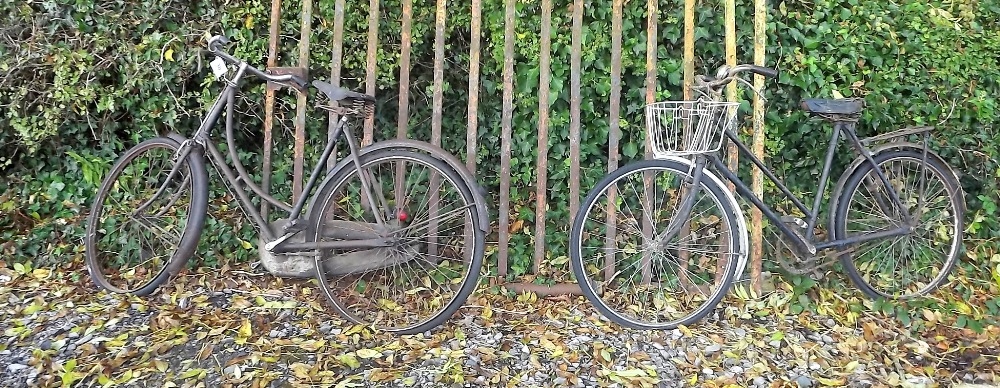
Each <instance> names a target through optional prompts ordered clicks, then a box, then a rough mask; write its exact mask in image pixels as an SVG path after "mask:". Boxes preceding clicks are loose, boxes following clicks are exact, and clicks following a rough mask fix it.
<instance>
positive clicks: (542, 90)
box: [532, 0, 552, 273]
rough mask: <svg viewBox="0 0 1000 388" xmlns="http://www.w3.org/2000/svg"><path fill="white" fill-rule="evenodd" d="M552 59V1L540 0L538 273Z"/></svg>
mask: <svg viewBox="0 0 1000 388" xmlns="http://www.w3.org/2000/svg"><path fill="white" fill-rule="evenodd" d="M551 58H552V0H542V42H541V48H540V52H539V58H538V67H539V71H538V158H537V160H536V166H537V167H538V168H537V171H538V180H537V184H536V185H535V262H534V266H533V267H532V271H533V272H534V273H538V270H539V268H540V267H541V265H542V260H544V259H545V211H546V208H547V206H548V177H549V173H548V172H549V157H548V155H549V76H550V74H549V72H550V66H551Z"/></svg>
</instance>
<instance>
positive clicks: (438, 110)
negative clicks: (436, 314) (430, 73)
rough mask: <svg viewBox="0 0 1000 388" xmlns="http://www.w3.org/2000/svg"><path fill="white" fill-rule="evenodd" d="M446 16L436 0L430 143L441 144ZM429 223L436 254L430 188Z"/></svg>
mask: <svg viewBox="0 0 1000 388" xmlns="http://www.w3.org/2000/svg"><path fill="white" fill-rule="evenodd" d="M447 17H448V1H447V0H437V13H436V16H435V22H434V86H433V92H432V93H433V101H432V102H431V104H432V113H431V144H434V145H436V146H440V145H441V116H442V115H443V112H442V111H443V109H444V95H443V94H444V28H445V22H446V19H447ZM440 181H441V177H440V176H439V175H437V174H433V175H431V188H436V187H438V184H439V183H440ZM430 194H431V195H430V203H431V206H430V213H429V214H430V218H431V220H430V224H429V225H428V232H427V236H428V238H427V239H428V244H427V251H428V253H429V254H430V255H432V256H433V255H437V253H438V249H437V237H436V236H437V232H438V230H437V229H438V220H437V215H438V206H439V204H438V198H439V196H440V193H438V191H437V190H432V191H431V193H430Z"/></svg>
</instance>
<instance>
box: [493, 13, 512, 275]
mask: <svg viewBox="0 0 1000 388" xmlns="http://www.w3.org/2000/svg"><path fill="white" fill-rule="evenodd" d="M504 15H505V17H504V20H505V22H504V39H503V41H504V48H503V58H504V59H503V113H502V115H501V118H500V125H501V127H502V130H501V135H500V214H499V216H498V217H497V218H498V219H499V220H498V222H499V225H500V227H499V229H500V231H499V232H500V233H499V234H500V236H499V239H500V241H499V245H500V246H499V247H498V252H497V254H498V255H499V262H500V265H499V268H498V270H499V272H500V276H506V275H507V254H508V249H509V244H510V148H511V144H510V143H511V130H512V121H513V117H514V22H515V19H514V18H515V17H516V14H515V12H514V0H504Z"/></svg>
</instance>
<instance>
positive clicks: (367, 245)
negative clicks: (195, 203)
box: [140, 54, 393, 253]
mask: <svg viewBox="0 0 1000 388" xmlns="http://www.w3.org/2000/svg"><path fill="white" fill-rule="evenodd" d="M216 55H219V54H216ZM219 56H221V57H223V58H224V59H225V60H227V61H228V62H233V63H236V64H237V66H238V67H237V71H236V74H235V75H234V76H233V77H232V78H231V79H229V80H227V82H226V87H225V89H224V90H223V92H222V93H221V94H220V95H219V97H218V98H217V99H216V100H215V102H214V103H213V104H212V107H211V108H210V109H209V112H208V113H207V114H206V115H205V118H204V120H203V121H202V123H201V126H200V127H199V128H198V130H197V131H196V132H195V134H194V136H192V137H191V138H190V139H188V140H185V141H184V142H183V143H182V144H181V147H180V148H179V149H178V150H177V155H176V158H175V160H184V159H185V158H186V157H187V156H188V154H189V153H190V152H193V151H195V150H198V151H200V152H204V150H208V156H209V159H210V160H211V161H212V165H213V166H215V168H216V170H217V171H218V172H219V173H220V175H221V176H222V177H223V178H224V179H223V181H224V182H225V186H226V189H227V190H229V192H230V193H231V194H232V195H233V196H235V197H236V198H237V200H238V202H239V205H240V208H241V209H242V210H243V212H244V214H246V215H247V217H249V218H250V219H252V220H253V221H254V223H255V224H256V225H257V228H258V230H259V231H260V232H261V233H262V234H263V237H264V238H266V241H267V243H266V244H265V249H268V250H270V251H272V252H274V253H292V252H308V251H314V250H317V249H372V248H379V247H388V246H392V244H393V240H392V239H389V238H375V239H358V240H350V241H321V242H313V243H301V242H294V243H293V242H288V241H287V240H288V239H289V238H290V237H292V236H294V235H295V234H296V233H298V232H300V231H302V230H303V229H304V228H303V226H302V225H301V222H300V221H301V219H300V217H301V215H302V210H303V208H304V207H305V203H306V201H307V200H308V198H309V195H308V194H309V193H310V192H312V190H313V188H314V186H315V185H316V182H317V180H318V178H319V176H320V174H322V173H323V166H326V165H327V161H328V160H329V159H330V157H331V155H332V154H333V149H334V146H335V145H336V143H337V140H339V138H340V135H341V134H342V133H343V134H346V136H345V138H346V141H347V143H348V146H349V148H350V152H351V155H352V158H353V162H354V163H355V165H356V166H357V168H358V171H363V170H362V169H361V161H360V158H359V156H358V145H357V143H356V141H355V140H354V137H353V136H352V134H351V131H350V128H349V127H348V125H347V119H348V118H347V116H341V119H340V120H339V121H338V122H337V125H336V126H335V128H334V134H333V138H331V139H330V140H329V141H328V142H327V144H326V146H325V147H324V149H323V153H322V154H321V156H320V158H319V160H318V161H317V162H316V165H315V167H314V168H313V170H312V174H311V175H310V176H309V179H308V181H307V182H306V184H305V186H304V187H303V188H302V195H299V197H298V199H297V200H296V201H295V203H294V204H293V205H290V204H288V203H285V202H283V201H281V200H278V199H276V198H274V197H273V196H271V195H270V194H269V193H267V192H265V191H264V190H263V189H262V188H261V187H260V186H258V185H257V184H256V183H254V182H253V179H252V178H251V176H250V174H249V173H247V171H246V169H245V168H244V167H243V165H242V163H240V161H239V156H238V154H237V153H236V147H235V143H234V141H233V118H234V117H235V98H236V92H237V91H238V90H239V84H240V81H241V80H242V78H243V76H244V74H245V73H246V72H248V71H249V72H251V73H253V74H254V75H256V76H258V77H259V78H263V79H265V80H268V81H276V80H277V79H276V77H274V76H271V75H269V74H267V73H265V72H262V71H260V70H257V69H255V68H253V67H252V66H250V65H248V64H247V63H246V62H243V61H240V60H238V59H235V58H232V57H229V56H228V55H225V54H221V55H219ZM223 109H226V142H227V146H228V148H229V154H230V157H231V158H232V160H233V166H232V168H231V167H230V166H229V164H228V163H227V162H226V158H225V156H223V155H222V153H221V152H220V151H219V149H218V147H217V146H216V145H215V144H214V143H213V142H212V140H211V138H210V134H211V130H212V128H213V127H214V126H215V124H216V122H217V121H218V119H219V116H220V115H221V114H222V110H223ZM178 168H179V165H178V164H177V163H174V167H173V169H172V170H171V171H170V174H169V175H168V177H167V179H166V181H165V182H170V180H171V179H173V177H174V174H176V173H177V171H178ZM233 169H235V170H236V171H235V172H234V171H233ZM360 178H361V181H362V186H363V187H364V189H365V191H366V194H367V195H366V196H365V197H366V198H367V199H368V201H369V205H370V206H371V207H372V209H379V207H378V206H377V205H376V204H375V202H374V201H375V196H374V195H372V191H371V185H370V184H369V183H368V180H367V177H366V175H365V174H360ZM241 183H242V184H243V185H245V186H246V187H247V188H249V189H250V191H251V192H253V193H254V194H256V195H257V196H259V197H260V198H261V200H263V201H266V202H267V203H269V204H271V205H273V206H275V207H277V208H279V209H281V210H282V211H284V212H286V213H287V214H288V217H287V220H288V223H287V224H285V227H284V230H282V231H281V232H280V235H278V234H277V233H275V232H276V231H274V230H272V229H271V226H270V225H269V224H268V222H267V221H266V220H265V219H264V217H263V215H261V213H260V211H258V210H257V207H256V206H254V204H253V202H252V200H251V199H250V196H249V194H248V193H247V191H246V190H244V189H242V188H241V187H240V184H241ZM165 187H166V183H165V184H164V186H163V187H161V189H160V192H158V193H157V195H154V196H153V198H156V197H157V196H159V194H160V193H162V191H163V189H164V188H165ZM149 202H152V199H150V201H149ZM144 206H145V205H144ZM144 206H140V209H141V208H142V207H144ZM373 213H374V214H375V218H376V220H377V223H378V225H380V226H381V225H384V224H385V222H386V221H385V220H384V219H383V217H384V215H382V214H380V213H379V212H378V211H373Z"/></svg>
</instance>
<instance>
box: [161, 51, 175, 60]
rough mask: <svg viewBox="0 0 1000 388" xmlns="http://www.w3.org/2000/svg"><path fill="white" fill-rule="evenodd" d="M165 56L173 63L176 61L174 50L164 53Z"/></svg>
mask: <svg viewBox="0 0 1000 388" xmlns="http://www.w3.org/2000/svg"><path fill="white" fill-rule="evenodd" d="M163 56H164V57H165V58H167V60H168V61H170V62H173V61H174V49H167V52H166V53H164V54H163Z"/></svg>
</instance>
